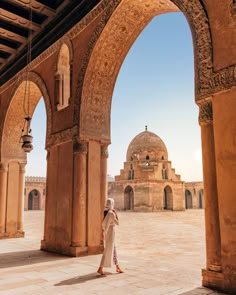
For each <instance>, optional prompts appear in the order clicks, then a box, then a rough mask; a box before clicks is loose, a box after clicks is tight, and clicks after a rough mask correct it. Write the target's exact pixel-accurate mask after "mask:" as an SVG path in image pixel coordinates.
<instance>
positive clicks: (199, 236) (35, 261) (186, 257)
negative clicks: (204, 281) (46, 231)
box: [0, 210, 223, 295]
mask: <svg viewBox="0 0 236 295" xmlns="http://www.w3.org/2000/svg"><path fill="white" fill-rule="evenodd" d="M24 219H25V224H24V230H25V238H20V239H7V240H0V294H4V295H8V294H14V295H21V294H35V295H36V294H40V295H43V294H48V295H53V294H58V295H60V294H71V295H74V294H81V295H82V294H86V295H87V294H101V295H106V294H109V295H110V294H112V295H118V294H122V295H123V294H137V295H166V294H168V295H178V294H181V295H203V294H204V295H207V294H211V295H216V294H217V295H219V294H223V293H217V292H216V291H213V290H209V289H206V288H202V287H201V269H202V268H204V267H205V234H204V210H187V211H185V212H156V213H135V212H126V213H125V212H119V219H120V226H118V227H117V228H116V245H117V252H118V258H119V261H120V266H121V267H122V269H123V270H124V273H122V274H116V273H115V268H111V269H105V273H106V275H105V276H99V275H97V274H96V270H97V268H98V265H99V262H100V259H101V255H92V256H86V257H77V258H71V257H66V256H61V255H56V254H52V253H47V252H44V251H40V250H39V248H40V240H41V239H42V235H43V222H44V212H42V211H28V212H25V213H24Z"/></svg>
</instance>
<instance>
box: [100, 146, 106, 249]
mask: <svg viewBox="0 0 236 295" xmlns="http://www.w3.org/2000/svg"><path fill="white" fill-rule="evenodd" d="M107 158H108V148H107V145H101V220H103V217H104V215H103V214H104V213H103V212H104V207H105V201H106V198H107ZM101 246H102V247H103V246H104V245H103V237H102V235H101Z"/></svg>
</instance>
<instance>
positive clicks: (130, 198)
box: [124, 186, 134, 210]
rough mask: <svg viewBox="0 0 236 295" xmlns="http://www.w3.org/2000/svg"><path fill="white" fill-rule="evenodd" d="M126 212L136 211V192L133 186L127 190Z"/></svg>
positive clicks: (125, 197)
mask: <svg viewBox="0 0 236 295" xmlns="http://www.w3.org/2000/svg"><path fill="white" fill-rule="evenodd" d="M124 210H134V191H133V189H132V187H131V186H127V187H126V188H125V192H124Z"/></svg>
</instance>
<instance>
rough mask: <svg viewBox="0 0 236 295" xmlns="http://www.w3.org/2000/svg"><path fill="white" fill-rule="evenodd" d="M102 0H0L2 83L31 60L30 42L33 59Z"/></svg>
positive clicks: (0, 69)
mask: <svg viewBox="0 0 236 295" xmlns="http://www.w3.org/2000/svg"><path fill="white" fill-rule="evenodd" d="M99 2H100V0H37V1H36V0H0V86H1V85H2V84H4V83H5V82H6V81H7V80H8V79H10V78H11V77H12V76H13V75H15V74H16V73H17V72H18V71H19V70H20V69H22V68H23V67H24V66H25V65H26V64H27V52H28V47H29V44H31V48H32V51H31V55H32V57H31V60H33V59H34V58H35V57H37V56H38V55H39V54H40V53H41V52H43V51H44V50H45V49H46V48H47V47H49V46H50V45H51V44H52V43H54V42H55V41H56V40H58V39H59V38H60V37H61V36H62V35H64V34H65V33H66V32H67V31H68V30H69V29H70V28H71V27H72V26H73V25H75V24H76V23H77V22H78V21H79V20H80V19H82V18H83V17H84V16H85V15H86V14H87V13H88V12H89V11H90V10H91V9H92V8H93V7H94V6H95V5H96V4H98V3H99ZM30 32H31V34H30ZM30 36H31V40H32V41H31V42H29V40H30V39H29V38H30Z"/></svg>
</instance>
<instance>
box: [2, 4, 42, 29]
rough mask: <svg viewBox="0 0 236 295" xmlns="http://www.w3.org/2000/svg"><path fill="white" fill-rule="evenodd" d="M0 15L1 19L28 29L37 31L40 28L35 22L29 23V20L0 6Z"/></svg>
mask: <svg viewBox="0 0 236 295" xmlns="http://www.w3.org/2000/svg"><path fill="white" fill-rule="evenodd" d="M0 16H1V19H4V20H6V21H8V22H10V23H14V24H15V25H18V26H21V27H24V28H28V29H29V28H31V29H32V30H34V31H38V30H40V28H41V26H40V25H39V24H36V23H32V24H31V21H30V20H28V19H26V18H23V17H21V16H19V15H17V14H15V13H12V12H9V11H7V10H5V9H3V8H0Z"/></svg>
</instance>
